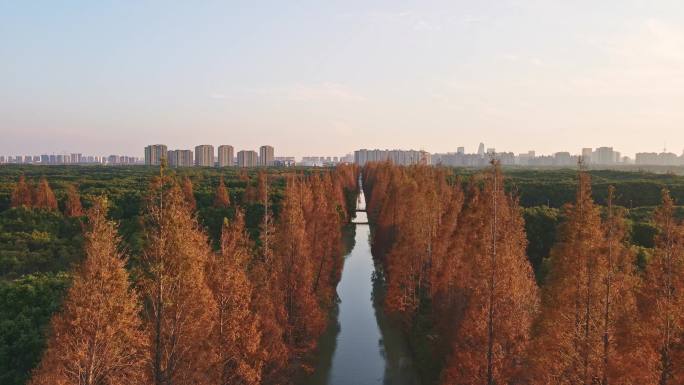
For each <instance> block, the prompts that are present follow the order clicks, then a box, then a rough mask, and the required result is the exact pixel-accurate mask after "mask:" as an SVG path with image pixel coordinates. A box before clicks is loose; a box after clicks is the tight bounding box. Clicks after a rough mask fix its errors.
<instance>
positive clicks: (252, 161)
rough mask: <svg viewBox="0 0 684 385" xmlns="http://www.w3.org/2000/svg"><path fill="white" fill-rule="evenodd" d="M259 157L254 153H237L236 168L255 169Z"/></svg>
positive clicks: (250, 151)
mask: <svg viewBox="0 0 684 385" xmlns="http://www.w3.org/2000/svg"><path fill="white" fill-rule="evenodd" d="M258 157H259V155H258V154H257V153H256V151H252V150H242V151H238V153H237V161H238V167H256V166H257V165H258V162H257V161H258Z"/></svg>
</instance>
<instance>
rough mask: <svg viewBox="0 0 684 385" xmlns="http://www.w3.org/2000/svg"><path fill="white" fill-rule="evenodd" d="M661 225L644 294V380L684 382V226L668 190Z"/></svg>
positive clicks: (659, 214)
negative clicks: (676, 216)
mask: <svg viewBox="0 0 684 385" xmlns="http://www.w3.org/2000/svg"><path fill="white" fill-rule="evenodd" d="M655 223H656V226H657V228H658V235H657V236H656V240H655V241H656V242H655V250H654V253H653V254H654V255H653V259H652V261H651V262H650V264H649V265H648V267H647V272H646V279H645V283H644V288H643V291H642V295H641V301H640V302H641V306H640V307H641V308H642V309H643V311H642V327H641V331H642V333H643V334H642V335H643V341H640V343H642V344H645V345H646V349H647V353H648V354H647V356H646V359H645V360H644V361H643V362H642V363H641V366H640V367H641V370H642V371H643V372H644V373H645V374H647V375H648V377H647V379H646V381H648V382H644V383H653V384H655V383H657V384H658V385H671V384H682V383H684V226H682V224H681V223H678V222H677V221H676V220H675V218H674V202H673V200H672V198H671V197H670V194H669V192H668V191H667V190H664V191H663V203H662V205H661V206H660V207H659V208H658V210H657V211H656V213H655Z"/></svg>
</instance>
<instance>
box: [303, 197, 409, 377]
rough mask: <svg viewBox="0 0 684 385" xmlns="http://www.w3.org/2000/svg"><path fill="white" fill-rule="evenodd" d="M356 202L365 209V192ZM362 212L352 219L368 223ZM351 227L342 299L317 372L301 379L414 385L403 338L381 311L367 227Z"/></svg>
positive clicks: (380, 284)
mask: <svg viewBox="0 0 684 385" xmlns="http://www.w3.org/2000/svg"><path fill="white" fill-rule="evenodd" d="M357 205H358V206H357V207H359V208H361V207H362V208H363V209H365V201H364V200H363V194H361V195H360V196H359V201H358V202H357ZM362 205H363V206H362ZM365 214H366V213H365V212H357V219H356V221H355V222H356V223H365V222H367V221H366V218H365ZM355 227H356V232H355V235H354V238H355V242H354V246H353V249H352V251H351V253H349V255H347V257H346V258H345V262H344V270H343V272H342V279H341V280H340V283H339V285H338V287H337V293H338V295H339V300H340V301H339V304H338V307H337V309H335V311H334V312H333V313H334V314H333V315H332V317H333V320H332V321H331V322H330V326H329V328H328V330H327V332H326V334H325V335H324V336H323V337H322V338H321V340H320V341H319V349H318V362H317V367H316V370H315V372H314V373H313V374H312V375H311V376H310V377H309V378H307V379H306V380H305V381H303V383H304V384H309V385H365V384H387V385H394V384H398V385H414V384H418V380H417V375H416V373H415V370H414V368H413V362H412V360H411V354H410V352H409V350H408V347H407V345H406V341H405V339H404V337H403V335H402V333H401V332H400V331H399V329H398V328H397V327H396V326H394V325H393V324H392V323H390V322H389V320H388V319H387V318H386V317H385V314H384V312H383V309H382V302H383V298H384V287H383V278H382V274H380V273H379V272H378V271H379V270H376V267H375V265H374V263H373V257H372V256H371V251H370V244H369V236H370V229H369V227H368V225H367V224H357V225H356V226H355ZM335 318H336V322H335Z"/></svg>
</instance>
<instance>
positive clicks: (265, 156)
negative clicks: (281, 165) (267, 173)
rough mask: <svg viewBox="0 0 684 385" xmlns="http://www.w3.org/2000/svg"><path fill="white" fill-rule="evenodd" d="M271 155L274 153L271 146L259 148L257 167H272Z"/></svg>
mask: <svg viewBox="0 0 684 385" xmlns="http://www.w3.org/2000/svg"><path fill="white" fill-rule="evenodd" d="M273 153H274V151H273V147H272V146H261V147H259V166H272V165H273Z"/></svg>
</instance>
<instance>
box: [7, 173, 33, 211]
mask: <svg viewBox="0 0 684 385" xmlns="http://www.w3.org/2000/svg"><path fill="white" fill-rule="evenodd" d="M11 199H12V201H11V204H12V207H21V206H24V207H31V206H32V204H33V194H32V193H31V187H30V186H29V185H28V183H26V178H25V177H24V176H23V175H20V176H19V181H18V182H17V185H16V186H15V187H14V190H12V198H11Z"/></svg>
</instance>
